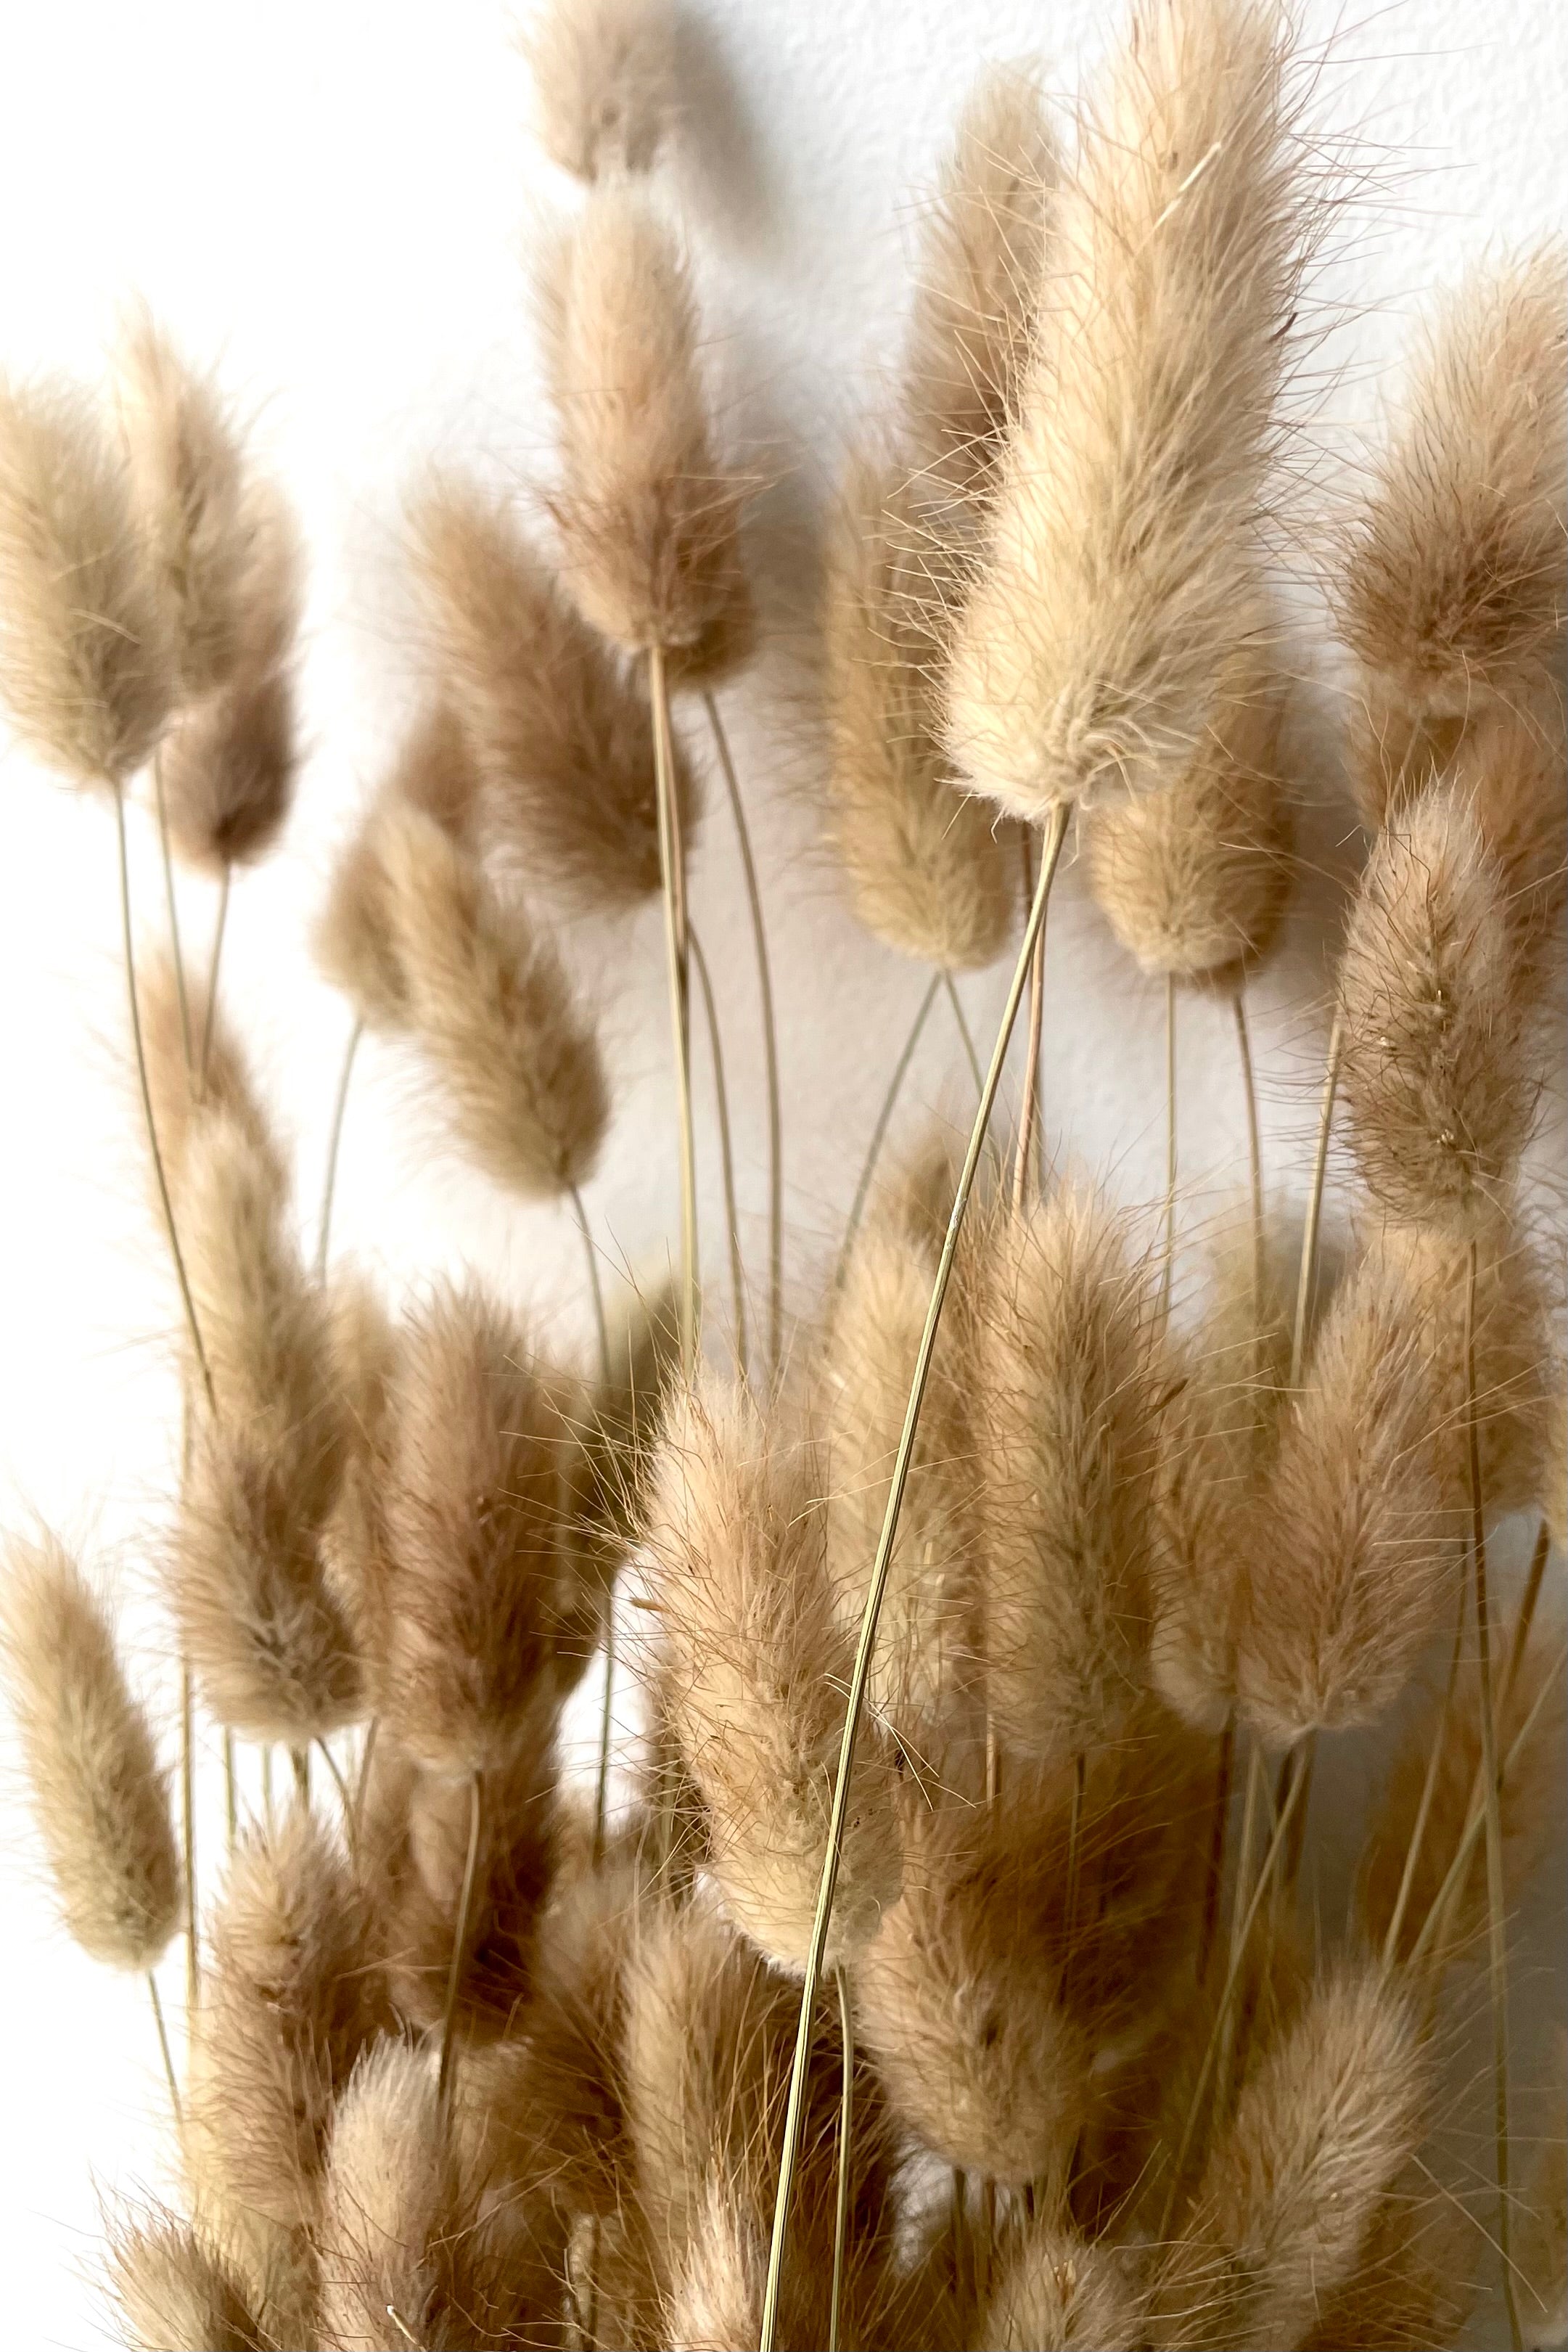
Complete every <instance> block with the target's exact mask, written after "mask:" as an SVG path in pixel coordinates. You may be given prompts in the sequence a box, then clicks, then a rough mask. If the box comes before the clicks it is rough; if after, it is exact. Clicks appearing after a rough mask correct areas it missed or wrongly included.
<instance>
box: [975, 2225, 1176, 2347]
mask: <svg viewBox="0 0 1568 2352" xmlns="http://www.w3.org/2000/svg"><path fill="white" fill-rule="evenodd" d="M1143 2325H1144V2300H1143V2297H1142V2295H1141V2294H1139V2293H1138V2290H1137V2281H1136V2274H1135V2271H1134V2266H1133V2264H1132V2263H1130V2262H1129V2261H1128V2260H1127V2259H1126V2257H1125V2256H1124V2254H1123V2253H1121V2252H1120V2251H1119V2250H1118V2249H1117V2248H1116V2247H1114V2246H1105V2245H1093V2244H1091V2243H1090V2242H1088V2241H1087V2240H1085V2239H1082V2238H1080V2237H1077V2236H1075V2235H1074V2234H1073V2232H1072V2231H1071V2230H1067V2229H1064V2228H1063V2227H1062V2226H1061V2224H1060V2223H1053V2222H1051V2221H1037V2222H1035V2223H1034V2224H1033V2225H1032V2226H1031V2227H1030V2228H1028V2229H1027V2230H1025V2231H1024V2232H1023V2234H1022V2236H1021V2238H1020V2240H1019V2243H1018V2244H1017V2246H1016V2247H1015V2248H1014V2249H1013V2250H1012V2251H1011V2252H1010V2253H1009V2254H1008V2255H1007V2257H1006V2267H1005V2269H1004V2270H1003V2272H1002V2276H1001V2282H1000V2284H999V2285H998V2286H997V2287H995V2288H994V2289H993V2290H992V2294H991V2300H990V2304H989V2306H988V2310H987V2313H986V2323H985V2342H986V2347H987V2352H1134V2347H1136V2346H1138V2345H1140V2344H1141V2343H1142V2342H1143V2340H1144V2337H1143Z"/></svg>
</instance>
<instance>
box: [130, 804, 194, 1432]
mask: <svg viewBox="0 0 1568 2352" xmlns="http://www.w3.org/2000/svg"><path fill="white" fill-rule="evenodd" d="M114 815H115V824H116V830H117V834H118V838H119V844H120V930H121V935H122V940H123V945H124V950H125V989H126V994H127V996H128V997H129V999H130V1003H131V1045H132V1046H133V1048H134V1050H135V1055H136V1077H137V1083H138V1085H139V1086H140V1087H141V1115H142V1118H143V1119H144V1120H145V1121H146V1126H147V1148H148V1150H149V1151H150V1152H151V1153H152V1173H153V1176H154V1178H155V1179H156V1181H157V1185H158V1199H159V1202H160V1204H161V1205H162V1211H163V1228H164V1231H165V1233H166V1234H168V1237H169V1255H170V1256H171V1257H172V1259H173V1261H174V1275H175V1278H176V1280H177V1281H178V1283H179V1286H180V1297H181V1300H182V1301H183V1306H184V1309H185V1321H186V1324H187V1326H188V1327H189V1329H190V1334H191V1346H192V1348H193V1351H194V1353H195V1358H196V1369H197V1370H198V1371H199V1372H200V1373H201V1376H202V1386H203V1388H204V1390H205V1391H206V1394H207V1404H208V1408H209V1410H210V1411H211V1412H213V1414H214V1417H215V1415H216V1413H217V1409H218V1401H217V1392H216V1391H215V1390H214V1387H213V1374H212V1367H211V1366H210V1365H209V1363H208V1362H207V1351H206V1349H205V1348H204V1346H203V1344H202V1327H201V1325H200V1324H199V1323H198V1322H197V1320H196V1305H195V1301H194V1299H193V1297H192V1296H191V1283H190V1277H189V1276H188V1275H187V1274H186V1272H185V1258H184V1253H183V1250H182V1249H181V1247H180V1235H179V1233H178V1231H177V1230H176V1227H175V1223H174V1207H173V1202H172V1201H171V1200H170V1197H169V1179H168V1175H167V1173H166V1172H165V1170H164V1167H163V1153H162V1147H161V1146H160V1144H159V1141H158V1122H157V1120H156V1119H155V1118H153V1116H152V1087H151V1086H150V1085H149V1083H148V1078H147V1049H146V1045H145V1044H144V1043H143V1040H142V1035H141V1004H140V1003H139V1002H138V999H137V993H136V945H135V940H134V937H133V935H132V930H131V852H130V848H129V845H128V844H127V842H126V838H125V791H124V787H123V786H120V787H118V788H117V789H116V792H115V794H114Z"/></svg>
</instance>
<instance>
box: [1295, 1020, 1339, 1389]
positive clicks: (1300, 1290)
mask: <svg viewBox="0 0 1568 2352" xmlns="http://www.w3.org/2000/svg"><path fill="white" fill-rule="evenodd" d="M1343 1046H1344V1026H1343V1022H1342V1021H1341V1019H1340V1016H1339V1014H1338V1013H1335V1014H1334V1019H1333V1028H1332V1029H1331V1030H1330V1032H1329V1051H1328V1061H1327V1064H1326V1066H1325V1067H1324V1070H1323V1098H1322V1108H1321V1109H1320V1110H1319V1112H1318V1145H1317V1150H1316V1152H1315V1154H1314V1155H1313V1159H1312V1191H1311V1192H1309V1193H1308V1195H1307V1217H1306V1223H1305V1224H1304V1225H1303V1226H1302V1228H1301V1273H1300V1275H1299V1276H1298V1277H1297V1281H1296V1320H1295V1325H1294V1327H1293V1328H1292V1330H1291V1387H1292V1388H1293V1389H1294V1388H1300V1386H1301V1365H1302V1362H1303V1360H1304V1359H1305V1356H1306V1351H1307V1316H1308V1313H1309V1311H1310V1309H1311V1307H1312V1277H1313V1276H1314V1274H1315V1273H1316V1272H1317V1263H1318V1227H1319V1225H1320V1224H1321V1223H1322V1213H1323V1178H1324V1176H1325V1174H1326V1173H1327V1170H1328V1164H1329V1135H1330V1131H1331V1129H1333V1106H1334V1097H1335V1095H1336V1094H1337V1093H1338V1092H1339V1064H1340V1055H1341V1053H1342V1052H1343Z"/></svg>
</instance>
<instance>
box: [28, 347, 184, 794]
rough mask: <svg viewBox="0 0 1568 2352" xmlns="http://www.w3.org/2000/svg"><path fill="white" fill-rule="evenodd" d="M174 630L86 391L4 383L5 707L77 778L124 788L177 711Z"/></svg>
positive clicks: (32, 744) (43, 751)
mask: <svg viewBox="0 0 1568 2352" xmlns="http://www.w3.org/2000/svg"><path fill="white" fill-rule="evenodd" d="M173 687H174V679H173V673H172V657H171V649H170V646H169V641H168V635H167V631H166V628H165V626H164V622H163V617H162V611H161V608H160V605H159V602H158V598H157V595H156V592H155V590H154V587H153V583H152V578H151V575H150V572H149V570H148V567H147V564H146V562H145V560H144V557H143V554H142V551H141V543H140V540H139V536H138V533H137V530H136V526H135V523H134V520H133V519H132V516H131V500H130V497H129V493H128V488H127V484H126V478H125V471H124V467H122V466H121V464H120V460H119V458H118V457H117V456H116V454H115V452H114V451H113V449H112V448H111V447H110V444H109V441H108V439H107V437H106V436H105V434H104V432H103V429H102V426H101V425H100V424H99V420H98V418H97V416H96V415H95V414H94V412H93V409H92V406H91V404H90V403H89V401H88V399H87V398H86V396H85V395H84V394H81V393H79V392H78V391H76V390H75V388H74V387H72V386H71V385H68V384H40V385H37V386H36V387H31V388H28V389H26V390H22V389H20V388H18V387H17V386H16V385H15V384H12V383H5V382H4V381H0V702H3V703H4V705H5V710H6V713H7V715H8V717H9V719H10V720H11V724H12V726H13V727H14V728H15V729H16V732H17V734H18V735H19V736H20V737H21V739H22V740H23V741H24V742H25V743H26V745H27V747H28V749H29V750H30V751H34V752H36V753H37V756H38V757H39V758H40V759H42V760H44V761H47V763H48V765H49V766H50V767H52V768H57V769H58V770H59V771H60V772H61V773H62V774H63V775H66V776H68V777H70V778H71V780H72V781H73V782H76V783H82V784H106V785H110V786H111V787H118V786H119V785H121V784H123V783H124V782H126V781H127V779H128V778H129V777H130V776H131V775H132V774H133V773H134V772H135V771H136V770H137V769H138V768H139V767H140V766H141V763H142V761H144V760H145V759H146V757H147V755H148V753H149V752H150V751H152V746H153V744H154V743H155V742H156V740H157V739H158V736H159V734H160V732H161V730H162V727H163V724H164V722H165V720H166V719H167V718H168V716H169V706H170V701H171V698H172V693H173Z"/></svg>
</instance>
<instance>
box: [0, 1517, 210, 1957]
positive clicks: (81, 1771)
mask: <svg viewBox="0 0 1568 2352" xmlns="http://www.w3.org/2000/svg"><path fill="white" fill-rule="evenodd" d="M5 1555H6V1558H5V1584H4V1587H3V1588H0V1631H3V1633H4V1639H5V1675H6V1680H7V1682H8V1684H9V1686H10V1693H11V1704H12V1709H13V1712H14V1715H15V1717H16V1729H17V1732H18V1735H19V1737H20V1740H21V1745H22V1754H23V1759H24V1760H25V1762H26V1769H27V1778H28V1780H29V1782H30V1784H31V1788H32V1794H33V1806H34V1811H35V1813H36V1816H37V1823H38V1829H39V1832H40V1833H41V1835H42V1838H43V1842H44V1850H45V1853H47V1856H48V1862H49V1871H50V1875H51V1877H52V1878H53V1881H54V1886H55V1894H56V1898H57V1901H58V1904H59V1906H60V1913H61V1916H62V1917H63V1919H64V1921H65V1924H66V1926H67V1927H68V1929H69V1930H70V1932H71V1934H72V1935H73V1936H74V1937H76V1940H77V1942H78V1944H79V1945H80V1946H81V1948H82V1949H83V1950H84V1951H85V1952H87V1953H88V1954H89V1956H90V1957H91V1958H93V1959H95V1960H105V1961H107V1962H109V1964H110V1966H111V1967H113V1968H120V1969H134V1970H137V1971H141V1970H145V1969H151V1968H152V1967H153V1966H154V1964H155V1963H156V1962H157V1960H158V1959H159V1958H161V1956H162V1952H163V1950H164V1948H165V1947H166V1946H167V1944H168V1942H169V1939H170V1937H172V1935H173V1934H174V1932H175V1929H176V1928H177V1927H178V1926H179V1924H180V1916H181V1904H182V1888H181V1875H180V1863H179V1856H178V1853H177V1851H176V1848H175V1843H174V1829H173V1823H172V1819H171V1817H170V1811H169V1795H168V1790H167V1787H166V1785H165V1781H164V1777H163V1774H162V1772H161V1771H160V1769H159V1767H158V1756H157V1750H156V1748H155V1746H154V1743H153V1738H152V1728H151V1726H150V1725H149V1723H148V1720H147V1717H146V1715H145V1713H144V1712H143V1710H142V1708H141V1706H140V1705H139V1704H138V1702H137V1701H136V1700H135V1699H134V1698H133V1697H132V1696H131V1690H130V1688H129V1686H128V1685H127V1683H126V1680H125V1675H124V1672H123V1670H122V1668H121V1666H120V1659H119V1657H118V1655H117V1654H116V1651H115V1646H114V1636H113V1633H112V1632H111V1630H110V1622H109V1617H108V1614H107V1612H106V1611H105V1609H104V1607H103V1605H102V1603H101V1601H99V1599H98V1597H97V1596H96V1595H95V1594H94V1592H93V1591H92V1590H91V1588H90V1587H89V1584H88V1582H87V1580H86V1578H85V1577H84V1576H83V1575H82V1572H81V1570H79V1569H78V1566H77V1564H76V1562H75V1561H74V1560H73V1559H71V1557H70V1555H69V1553H68V1551H67V1550H66V1549H65V1546H64V1545H63V1544H62V1543H60V1542H59V1540H58V1539H57V1538H56V1537H55V1536H52V1535H49V1534H47V1532H42V1531H41V1532H40V1533H39V1535H38V1536H37V1538H36V1539H34V1540H32V1541H28V1540H26V1538H20V1537H16V1536H13V1537H10V1538H8V1539H7V1541H6V1545H5Z"/></svg>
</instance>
